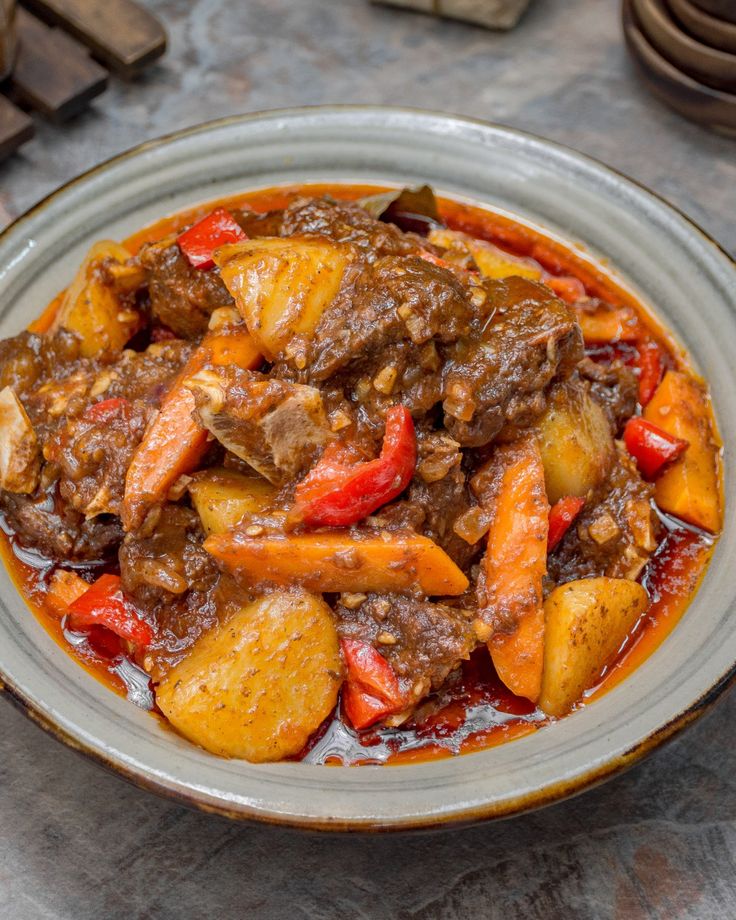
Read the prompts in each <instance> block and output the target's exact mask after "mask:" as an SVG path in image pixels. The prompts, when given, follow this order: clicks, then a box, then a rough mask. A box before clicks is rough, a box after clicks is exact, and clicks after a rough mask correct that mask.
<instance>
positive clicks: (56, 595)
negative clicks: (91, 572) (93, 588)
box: [44, 569, 90, 617]
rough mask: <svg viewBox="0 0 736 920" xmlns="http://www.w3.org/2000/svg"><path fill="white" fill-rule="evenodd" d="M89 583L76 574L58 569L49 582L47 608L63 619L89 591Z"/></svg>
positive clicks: (45, 599) (45, 600) (46, 599)
mask: <svg viewBox="0 0 736 920" xmlns="http://www.w3.org/2000/svg"><path fill="white" fill-rule="evenodd" d="M89 587H90V586H89V583H88V582H86V581H85V580H84V579H83V578H82V576H81V575H77V573H76V572H69V571H67V570H65V569H57V570H56V571H55V572H54V574H53V576H52V578H51V581H50V582H49V589H48V591H47V592H46V597H45V598H44V602H45V604H46V608H47V609H48V610H49V612H50V613H53V614H54V615H55V616H58V617H63V616H65V614H66V613H68V610H69V605H70V604H73V603H74V601H76V600H78V599H79V598H80V597H81V596H82V595H83V594H86V593H87V591H89Z"/></svg>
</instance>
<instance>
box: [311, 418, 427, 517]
mask: <svg viewBox="0 0 736 920" xmlns="http://www.w3.org/2000/svg"><path fill="white" fill-rule="evenodd" d="M345 450H346V448H344V447H340V445H336V446H335V447H332V449H330V448H329V447H328V449H326V450H325V452H324V454H323V455H322V457H321V458H320V459H319V460H318V461H317V463H316V465H315V466H314V467H313V468H312V469H311V470H310V472H309V473H307V475H306V476H305V477H304V479H303V480H302V481H301V482H300V483H299V485H298V486H297V488H296V493H295V507H294V518H295V519H299V520H301V521H303V522H304V523H305V524H308V525H310V526H312V527H346V526H349V525H350V524H355V523H357V522H358V521H360V520H362V519H363V518H364V517H367V515H369V514H371V513H372V512H373V511H375V510H376V509H377V508H380V507H381V505H385V504H386V502H389V501H391V499H392V498H396V496H397V495H400V494H401V493H402V492H403V491H404V489H405V488H406V487H407V486H408V485H409V483H410V482H411V478H412V476H413V475H414V469H415V467H416V464H417V438H416V433H415V431H414V422H413V421H412V418H411V415H410V414H409V410H408V409H406V408H405V407H404V406H392V407H391V408H390V409H389V410H388V413H387V414H386V433H385V435H384V438H383V447H382V448H381V455H380V457H377V458H376V459H375V460H369V461H365V462H362V463H347V462H345V455H344V451H345Z"/></svg>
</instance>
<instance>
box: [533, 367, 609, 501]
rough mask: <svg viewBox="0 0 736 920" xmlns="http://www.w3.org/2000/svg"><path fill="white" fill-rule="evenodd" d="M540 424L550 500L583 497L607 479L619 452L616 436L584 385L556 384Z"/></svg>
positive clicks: (543, 460) (541, 445) (541, 446)
mask: <svg viewBox="0 0 736 920" xmlns="http://www.w3.org/2000/svg"><path fill="white" fill-rule="evenodd" d="M539 427H540V434H541V437H540V448H541V451H542V462H543V463H544V478H545V482H546V485H547V497H548V498H549V501H550V504H552V505H554V503H555V502H556V501H559V499H561V498H564V497H565V496H566V495H574V496H577V497H578V498H583V497H584V496H585V495H587V494H588V492H589V491H590V490H591V489H594V488H596V486H598V485H600V484H601V483H602V482H603V480H604V479H605V478H606V476H607V475H608V473H609V472H610V469H611V466H612V465H613V461H614V459H615V456H616V452H615V449H614V444H613V436H612V435H611V429H610V426H609V424H608V419H607V418H606V414H605V412H604V411H603V409H602V408H601V406H599V405H598V403H597V402H596V401H595V400H594V399H593V398H592V397H591V396H590V394H589V393H588V391H587V389H585V387H584V386H582V385H581V384H575V383H564V384H561V385H559V386H557V387H555V388H554V389H553V390H552V392H551V393H550V397H549V402H548V405H547V411H546V412H545V414H544V415H543V416H542V418H541V420H540V423H539Z"/></svg>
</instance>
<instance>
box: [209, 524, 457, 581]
mask: <svg viewBox="0 0 736 920" xmlns="http://www.w3.org/2000/svg"><path fill="white" fill-rule="evenodd" d="M204 548H205V549H206V550H207V552H209V553H211V554H212V555H213V556H214V557H215V559H217V561H218V562H219V563H220V564H221V565H222V567H223V568H225V569H227V570H228V571H230V572H232V573H233V574H235V575H238V576H240V577H242V578H244V579H245V580H246V581H247V582H248V583H249V584H258V583H261V582H272V583H274V584H277V585H302V586H303V587H305V588H306V589H307V590H309V591H377V592H384V591H409V590H411V589H413V588H415V587H416V586H418V587H419V588H420V589H421V591H423V592H424V594H428V595H430V596H433V595H444V594H453V595H457V594H462V593H463V591H465V589H466V588H467V587H468V579H467V578H466V577H465V575H464V574H463V573H462V571H461V570H460V569H459V568H458V567H457V566H456V565H455V563H454V562H453V561H452V559H450V557H449V556H448V555H447V553H445V552H444V550H442V549H441V548H440V547H439V546H437V544H436V543H434V542H433V541H432V540H430V539H428V538H427V537H423V536H420V535H419V534H416V533H414V532H413V531H408V530H407V531H401V530H396V531H390V532H389V531H382V532H377V531H363V532H359V531H355V530H352V531H340V530H333V531H325V532H323V533H304V534H295V533H284V532H281V531H275V532H274V531H271V532H266V533H264V534H262V535H259V536H248V535H247V534H245V533H243V532H240V531H237V530H235V531H230V532H228V533H222V534H213V535H212V536H210V537H208V538H207V540H205V543H204Z"/></svg>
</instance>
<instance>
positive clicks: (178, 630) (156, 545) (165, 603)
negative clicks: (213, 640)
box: [119, 503, 219, 680]
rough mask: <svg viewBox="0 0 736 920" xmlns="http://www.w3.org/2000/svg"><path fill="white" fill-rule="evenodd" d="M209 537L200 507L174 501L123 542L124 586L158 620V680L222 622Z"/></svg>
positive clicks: (154, 661) (153, 667)
mask: <svg viewBox="0 0 736 920" xmlns="http://www.w3.org/2000/svg"><path fill="white" fill-rule="evenodd" d="M203 540H204V533H203V531H202V525H201V523H200V520H199V517H198V515H197V514H196V512H194V511H193V510H192V509H191V508H186V507H183V506H181V505H175V504H170V503H169V504H166V505H164V506H163V507H162V508H161V509H160V513H159V514H158V516H157V517H153V516H149V519H148V520H147V521H146V525H145V529H144V530H141V531H139V532H138V533H137V534H136V535H132V534H128V535H127V536H126V538H125V541H124V542H123V544H122V546H121V547H120V553H119V560H120V577H121V579H122V584H123V590H124V591H125V593H126V594H127V595H128V596H129V597H130V598H131V599H132V600H133V601H134V602H135V603H137V604H139V605H140V606H141V607H142V608H143V609H145V610H147V611H150V612H151V613H152V614H153V617H154V620H155V623H156V627H157V628H156V639H155V641H154V643H153V645H152V646H151V648H150V650H149V653H150V655H151V661H150V663H149V664H150V667H149V668H148V669H149V671H150V673H151V675H152V676H153V678H154V680H157V679H160V677H161V676H162V674H163V673H164V672H165V670H166V669H168V667H170V666H171V665H173V664H174V663H175V662H176V661H177V660H178V658H181V657H182V654H183V653H184V652H185V651H186V650H187V649H188V648H189V647H190V646H191V643H192V642H194V640H195V639H196V638H197V637H198V636H199V635H201V634H202V633H203V632H205V631H206V630H207V629H209V628H211V627H212V626H213V625H214V624H215V623H216V622H217V611H216V604H215V600H214V593H213V592H214V589H215V587H216V585H217V582H218V579H219V574H218V571H217V567H216V566H215V564H214V562H213V561H212V557H211V556H210V555H209V554H208V553H207V552H206V551H205V550H204V549H203V548H202V542H203Z"/></svg>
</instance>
